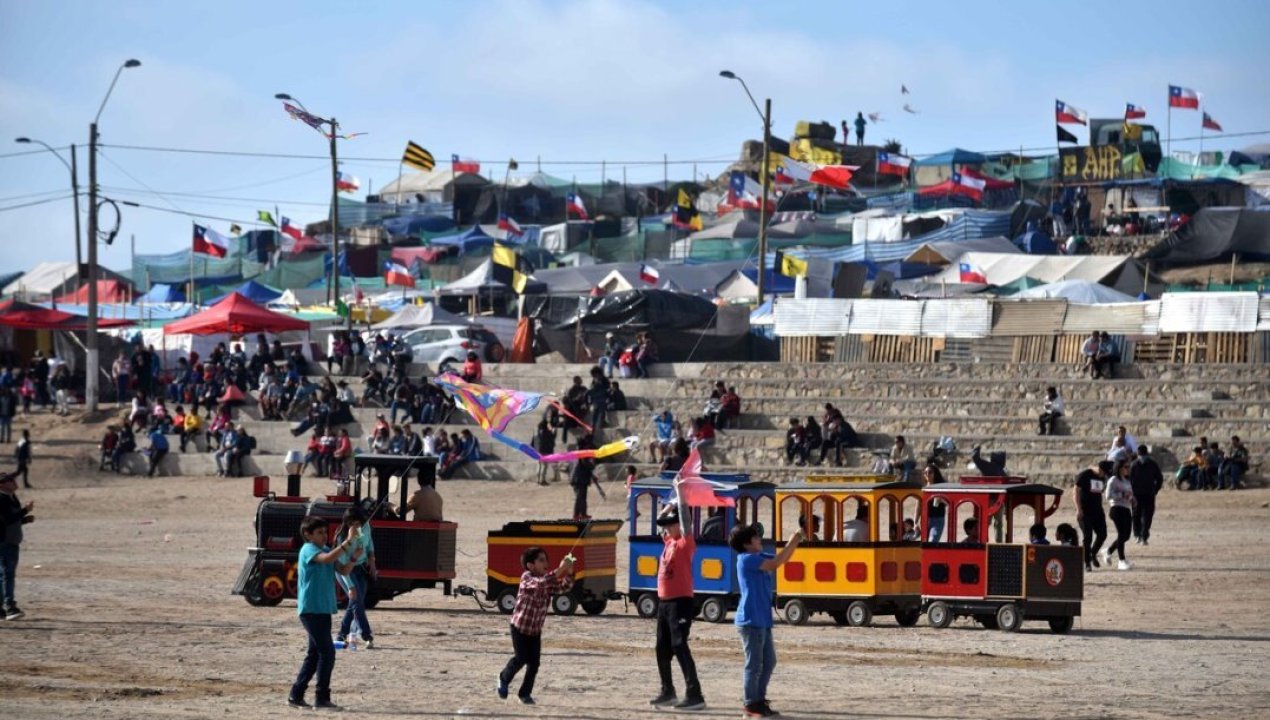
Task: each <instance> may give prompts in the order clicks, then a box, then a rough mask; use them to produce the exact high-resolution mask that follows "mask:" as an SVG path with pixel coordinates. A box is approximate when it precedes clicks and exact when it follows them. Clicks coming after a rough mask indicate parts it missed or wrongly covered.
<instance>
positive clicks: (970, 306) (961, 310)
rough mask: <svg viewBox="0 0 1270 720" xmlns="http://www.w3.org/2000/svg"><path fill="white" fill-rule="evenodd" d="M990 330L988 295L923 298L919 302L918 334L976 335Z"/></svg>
mask: <svg viewBox="0 0 1270 720" xmlns="http://www.w3.org/2000/svg"><path fill="white" fill-rule="evenodd" d="M991 330H992V303H990V302H988V298H958V299H955V300H926V301H924V302H923V303H922V336H923V337H952V338H979V337H987V336H988V335H989V334H990V333H991Z"/></svg>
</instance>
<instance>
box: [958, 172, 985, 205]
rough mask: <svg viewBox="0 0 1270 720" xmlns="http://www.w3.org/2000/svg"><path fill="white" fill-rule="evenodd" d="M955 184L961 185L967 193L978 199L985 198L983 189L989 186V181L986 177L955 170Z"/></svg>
mask: <svg viewBox="0 0 1270 720" xmlns="http://www.w3.org/2000/svg"><path fill="white" fill-rule="evenodd" d="M952 181H953V184H954V185H960V186H961V187H963V188H965V189H966V194H967V195H970V196H971V197H973V198H974V199H976V200H982V199H983V189H984V188H986V187H987V186H988V181H987V180H985V179H984V178H980V177H974V176H972V175H969V174H967V173H964V172H954V173H953V174H952Z"/></svg>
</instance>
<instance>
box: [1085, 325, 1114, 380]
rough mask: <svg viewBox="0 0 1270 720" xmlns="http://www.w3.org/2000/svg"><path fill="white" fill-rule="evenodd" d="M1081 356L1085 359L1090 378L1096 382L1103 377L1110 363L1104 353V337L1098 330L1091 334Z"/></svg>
mask: <svg viewBox="0 0 1270 720" xmlns="http://www.w3.org/2000/svg"><path fill="white" fill-rule="evenodd" d="M1080 354H1081V355H1082V356H1084V358H1085V367H1084V369H1085V370H1088V371H1089V376H1090V377H1091V378H1093V379H1095V380H1097V379H1098V378H1101V377H1102V376H1103V372H1104V370H1107V369H1108V367H1109V363H1108V361H1107V360H1106V356H1105V354H1104V353H1103V351H1102V335H1101V333H1099V332H1098V331H1097V330H1095V331H1093V332H1091V333H1090V334H1089V338H1088V339H1087V340H1085V344H1084V345H1082V346H1081V348H1080Z"/></svg>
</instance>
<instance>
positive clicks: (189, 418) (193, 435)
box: [178, 408, 203, 452]
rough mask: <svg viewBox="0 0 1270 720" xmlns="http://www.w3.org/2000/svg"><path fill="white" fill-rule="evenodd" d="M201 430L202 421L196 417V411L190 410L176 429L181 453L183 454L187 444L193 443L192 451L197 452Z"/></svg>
mask: <svg viewBox="0 0 1270 720" xmlns="http://www.w3.org/2000/svg"><path fill="white" fill-rule="evenodd" d="M179 409H180V408H178V410H179ZM202 430H203V419H202V418H200V417H199V416H198V411H197V410H191V411H190V412H187V413H185V419H184V420H183V421H182V423H181V427H180V428H179V429H178V433H179V434H180V436H181V452H185V447H186V445H187V444H189V443H194V451H195V452H198V436H199V434H200V433H201V432H202Z"/></svg>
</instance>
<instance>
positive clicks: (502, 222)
mask: <svg viewBox="0 0 1270 720" xmlns="http://www.w3.org/2000/svg"><path fill="white" fill-rule="evenodd" d="M498 229H499V230H505V231H506V232H507V234H508V235H509V236H515V237H520V236H521V235H524V234H525V231H524V230H521V229H520V223H518V222H516V221H515V220H514V219H512V217H511V216H510V215H508V214H507V213H499V214H498Z"/></svg>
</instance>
